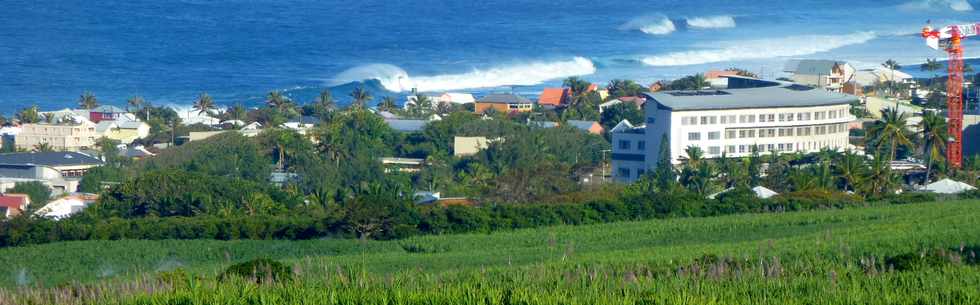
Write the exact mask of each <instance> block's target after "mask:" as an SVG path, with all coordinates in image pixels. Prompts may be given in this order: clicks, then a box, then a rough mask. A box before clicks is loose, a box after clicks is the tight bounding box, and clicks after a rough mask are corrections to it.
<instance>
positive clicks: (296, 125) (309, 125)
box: [282, 115, 320, 135]
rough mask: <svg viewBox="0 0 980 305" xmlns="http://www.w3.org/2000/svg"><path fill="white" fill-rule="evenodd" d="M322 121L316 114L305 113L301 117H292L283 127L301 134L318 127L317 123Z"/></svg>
mask: <svg viewBox="0 0 980 305" xmlns="http://www.w3.org/2000/svg"><path fill="white" fill-rule="evenodd" d="M319 122H320V118H317V117H314V116H308V115H304V116H301V117H299V118H295V119H290V120H289V121H286V123H283V124H282V127H283V128H286V129H290V130H293V131H296V132H297V133H299V134H301V135H306V133H307V132H308V131H310V130H312V129H313V127H316V124H317V123H319Z"/></svg>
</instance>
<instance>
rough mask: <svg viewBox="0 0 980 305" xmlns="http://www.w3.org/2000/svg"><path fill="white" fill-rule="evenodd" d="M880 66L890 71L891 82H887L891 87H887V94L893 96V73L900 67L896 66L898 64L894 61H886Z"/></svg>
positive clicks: (900, 66)
mask: <svg viewBox="0 0 980 305" xmlns="http://www.w3.org/2000/svg"><path fill="white" fill-rule="evenodd" d="M881 66H882V67H885V68H887V69H889V70H891V80H889V83H890V85H891V86H889V93H891V94H892V95H894V94H895V71H898V70H899V69H901V68H902V65H900V64H898V62H897V61H895V60H892V59H888V60H886V61H885V62H883V63H881Z"/></svg>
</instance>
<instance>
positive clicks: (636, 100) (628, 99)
mask: <svg viewBox="0 0 980 305" xmlns="http://www.w3.org/2000/svg"><path fill="white" fill-rule="evenodd" d="M646 102H647V98H646V97H643V96H624V97H620V98H616V99H612V100H609V101H608V102H605V103H602V104H599V113H602V112H603V111H606V108H609V107H612V106H616V105H619V104H622V103H628V104H633V105H635V106H636V109H643V104H645V103H646Z"/></svg>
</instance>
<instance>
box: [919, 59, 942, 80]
mask: <svg viewBox="0 0 980 305" xmlns="http://www.w3.org/2000/svg"><path fill="white" fill-rule="evenodd" d="M942 68H943V65H942V64H940V63H939V61H938V60H936V59H935V58H931V59H930V58H926V62H925V63H923V64H922V65H920V66H919V70H922V71H927V72H932V78H930V79H929V84H930V85H931V84H932V82H933V80H934V79H936V73H935V72H936V71H937V70H939V69H942Z"/></svg>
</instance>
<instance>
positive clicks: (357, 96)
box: [350, 87, 374, 108]
mask: <svg viewBox="0 0 980 305" xmlns="http://www.w3.org/2000/svg"><path fill="white" fill-rule="evenodd" d="M350 97H352V98H354V102H353V103H352V104H351V106H354V107H357V108H364V104H366V103H367V102H368V101H370V100H371V99H372V98H374V97H373V96H371V92H368V91H367V90H365V89H364V88H363V87H357V88H354V91H351V93H350Z"/></svg>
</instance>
